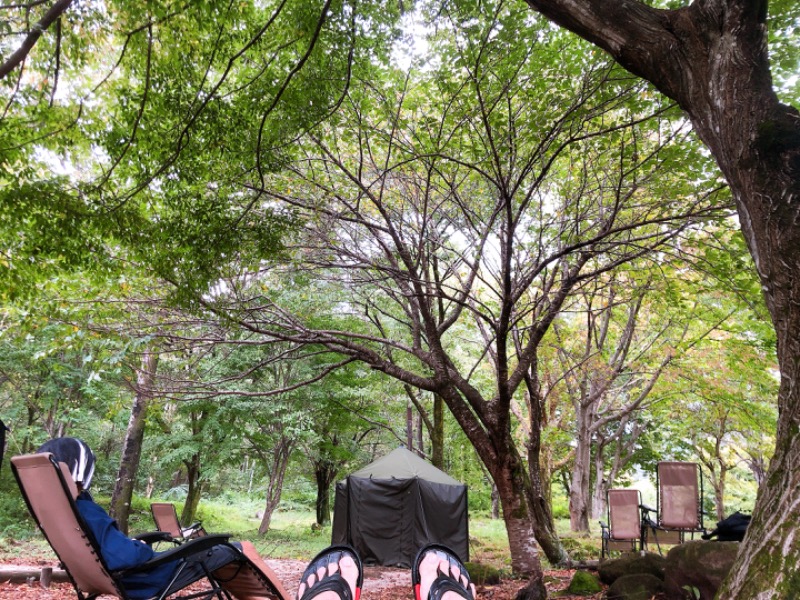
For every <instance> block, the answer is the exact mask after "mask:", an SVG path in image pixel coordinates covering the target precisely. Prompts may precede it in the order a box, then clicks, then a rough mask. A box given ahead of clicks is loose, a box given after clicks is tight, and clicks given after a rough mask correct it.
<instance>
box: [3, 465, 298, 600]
mask: <svg viewBox="0 0 800 600" xmlns="http://www.w3.org/2000/svg"><path fill="white" fill-rule="evenodd" d="M11 468H12V471H13V472H14V476H15V477H16V479H17V483H18V484H19V487H20V490H21V491H22V495H23V497H24V498H25V502H26V504H27V505H28V510H30V513H31V515H32V516H33V518H34V519H35V520H36V523H37V524H38V525H39V528H40V529H41V531H42V533H43V534H44V536H45V538H46V539H47V541H48V543H49V544H50V546H51V547H52V548H53V550H54V551H55V553H56V555H57V556H58V559H59V561H60V562H61V566H62V567H63V568H64V570H65V571H66V572H67V575H68V576H69V579H70V581H71V582H72V585H73V587H74V588H75V592H76V594H77V596H78V599H79V600H93V599H95V598H97V597H98V596H100V595H101V594H110V595H112V596H115V597H117V598H120V599H122V600H128V598H129V596H128V595H127V593H126V592H125V589H124V588H123V586H122V584H121V583H120V581H121V578H122V577H123V576H125V575H129V574H132V573H139V572H147V571H148V570H150V569H152V568H155V567H158V566H159V565H162V564H164V563H165V562H168V561H171V560H176V559H177V560H182V561H184V563H185V562H186V561H189V560H193V561H196V560H202V556H203V555H204V553H205V550H206V549H208V548H210V547H211V546H214V545H216V544H220V543H228V541H227V539H228V536H227V535H214V536H205V537H201V538H198V539H196V540H192V541H189V542H186V543H185V544H182V545H180V546H176V547H175V548H173V549H171V550H168V551H167V552H161V553H159V554H158V555H157V556H156V557H155V558H153V559H152V560H150V561H148V562H147V563H145V564H143V565H140V566H139V567H135V568H133V569H126V570H121V571H111V570H110V569H109V568H108V567H107V565H106V562H105V561H104V560H103V557H102V555H101V553H100V548H99V547H98V544H97V541H96V540H95V539H94V536H93V535H92V533H91V531H90V530H89V529H88V527H87V526H86V525H85V523H84V522H83V519H82V518H81V516H80V514H79V513H78V508H77V506H76V505H75V498H76V497H77V495H78V490H77V487H76V486H75V482H74V481H73V480H72V476H71V474H70V472H69V469H68V468H67V466H66V465H65V464H64V463H60V464H59V463H56V461H55V459H54V458H53V455H52V454H50V453H42V454H27V455H23V456H15V457H13V458H12V459H11ZM237 552H238V554H239V556H240V559H239V560H236V561H234V562H232V563H230V564H228V565H226V566H225V567H223V568H221V569H217V570H216V571H214V572H213V573H206V579H207V583H208V589H206V590H203V591H202V592H198V591H191V592H187V591H186V590H184V591H183V593H184V594H185V595H176V594H181V593H182V591H181V590H170V589H169V587H170V586H167V588H166V589H165V590H163V591H162V592H161V593H160V594H158V595H157V596H155V597H154V598H157V599H159V600H161V599H165V598H174V599H178V598H202V599H204V600H207V599H210V598H218V599H220V600H222V599H224V598H228V599H230V598H233V597H235V598H239V599H247V600H288V598H289V595H288V594H287V593H286V591H285V590H284V589H283V586H282V585H281V584H280V582H278V581H275V580H273V579H272V578H271V577H270V576H268V575H267V574H266V573H264V572H263V571H262V570H261V569H260V568H259V567H258V566H257V565H256V564H255V563H253V562H252V561H251V560H250V559H249V558H248V557H246V556H245V555H244V554H243V553H242V552H240V551H238V549H237ZM182 564H183V563H182ZM179 570H180V567H179ZM201 579H202V578H201ZM194 587H195V586H192V588H194Z"/></svg>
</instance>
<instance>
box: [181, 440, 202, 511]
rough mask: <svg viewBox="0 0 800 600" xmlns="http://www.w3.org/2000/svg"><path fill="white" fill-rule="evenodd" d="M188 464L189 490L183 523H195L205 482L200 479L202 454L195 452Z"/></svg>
mask: <svg viewBox="0 0 800 600" xmlns="http://www.w3.org/2000/svg"><path fill="white" fill-rule="evenodd" d="M184 464H185V465H186V479H187V480H188V483H189V485H188V491H187V492H186V502H184V504H183V512H182V513H181V523H187V524H189V523H193V522H194V521H195V520H196V517H195V515H197V507H198V506H200V498H201V496H202V491H203V484H202V482H201V481H200V455H199V454H198V453H195V454H193V455H192V458H191V459H190V460H189V461H186V462H185V463H184Z"/></svg>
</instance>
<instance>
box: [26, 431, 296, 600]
mask: <svg viewBox="0 0 800 600" xmlns="http://www.w3.org/2000/svg"><path fill="white" fill-rule="evenodd" d="M36 452H37V453H42V452H49V453H51V454H52V455H53V457H54V458H55V460H56V461H57V462H60V463H65V464H66V465H67V467H68V469H69V471H70V473H71V474H72V478H73V479H74V481H75V484H76V486H77V488H78V497H77V498H76V499H75V505H76V506H77V509H78V513H79V514H80V516H81V518H82V519H83V521H84V522H85V524H86V526H87V527H88V528H89V530H90V531H91V532H92V535H94V537H95V540H96V541H97V544H98V545H99V547H100V553H101V554H102V557H103V560H105V562H106V564H107V566H108V568H109V569H111V570H112V571H117V570H121V569H129V568H131V567H137V566H139V565H142V564H144V563H146V562H147V561H149V560H151V559H152V558H154V557H155V556H156V555H157V554H159V553H157V552H156V551H154V550H153V548H152V547H151V546H149V545H147V544H146V543H144V542H142V541H140V540H137V539H132V538H129V537H128V536H126V535H125V534H124V533H122V531H120V529H119V528H118V527H117V522H116V521H115V520H114V519H112V518H111V517H110V516H109V514H108V513H107V512H106V511H105V509H103V507H101V506H100V505H99V504H97V503H96V502H95V501H94V499H93V498H92V496H91V494H90V493H89V487H90V486H91V483H92V477H93V475H94V467H95V456H94V453H93V452H92V450H91V449H90V448H89V446H88V445H87V444H86V442H84V441H83V440H80V439H78V438H72V437H63V438H55V439H52V440H49V441H47V442H45V443H44V444H43V445H42V446H41V447H40V448H39V449H38V450H37V451H36ZM239 551H241V552H242V553H243V554H244V555H245V556H246V557H247V558H248V559H250V561H252V562H253V563H254V564H255V565H256V566H257V568H258V569H260V570H261V571H262V572H263V574H264V575H265V576H266V577H267V578H268V579H270V580H271V581H272V583H274V584H275V586H276V588H277V591H278V593H279V594H280V595H281V596H282V597H283V598H284V599H288V597H289V596H288V594H287V593H286V592H285V590H284V589H283V587H282V585H281V583H280V582H279V581H278V579H277V577H276V576H275V573H274V572H272V570H271V569H270V568H269V567H268V566H267V565H266V563H264V562H263V560H262V559H261V557H260V556H259V555H258V552H257V551H256V549H255V547H254V546H253V545H252V544H251V543H250V542H231V543H227V542H226V543H219V544H216V545H214V546H212V547H210V548H209V549H208V550H207V551H205V552H203V556H202V561H200V560H196V561H187V563H186V564H184V565H182V569H181V570H180V572H178V566H179V564H178V563H179V562H180V561H178V560H176V561H170V562H166V563H164V564H162V565H160V566H157V567H155V568H153V569H151V570H148V571H147V572H144V573H135V574H131V575H126V576H125V577H123V578H122V584H123V587H124V588H125V592H126V593H127V594H128V596H130V598H133V599H140V598H141V599H144V598H152V597H154V596H156V595H158V594H159V593H160V592H162V591H163V590H164V589H165V588H166V587H167V586H169V587H170V589H171V590H178V589H181V588H183V587H185V586H187V585H189V584H190V583H193V582H194V581H197V580H199V579H202V578H203V577H205V576H206V569H207V570H208V571H209V572H214V571H216V570H218V569H220V568H222V567H225V565H228V564H230V563H232V562H234V561H236V560H239V558H240V556H239V554H238V552H239ZM176 573H177V577H175V574H176ZM173 578H174V581H173ZM234 594H235V592H234Z"/></svg>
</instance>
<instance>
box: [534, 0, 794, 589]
mask: <svg viewBox="0 0 800 600" xmlns="http://www.w3.org/2000/svg"><path fill="white" fill-rule="evenodd" d="M527 3H528V4H529V5H530V6H531V7H532V8H534V9H535V10H537V11H539V12H541V13H542V14H543V15H544V16H546V17H547V18H549V19H550V20H552V21H554V22H555V23H557V24H559V25H562V26H564V27H566V28H568V29H570V30H572V31H574V32H575V33H577V34H578V35H580V36H581V37H583V38H585V39H586V40H588V41H590V42H592V43H594V44H596V45H597V46H599V47H601V48H603V49H604V50H606V51H607V52H609V53H610V54H611V55H612V56H613V57H614V58H615V59H616V60H617V61H618V62H619V63H620V64H621V65H622V66H624V67H625V68H627V69H628V70H630V71H631V72H632V73H634V74H636V75H639V76H641V77H643V78H645V79H647V80H649V81H650V82H652V83H653V84H654V85H655V86H656V87H657V88H658V89H659V90H660V91H661V92H663V93H664V94H665V95H667V96H668V97H670V98H672V99H674V100H676V101H677V102H678V103H679V105H680V106H681V107H682V108H683V109H684V110H685V111H686V113H687V114H688V116H689V118H690V119H691V122H692V124H693V126H694V129H695V131H696V133H697V134H698V136H699V137H700V139H701V140H702V141H703V142H704V143H705V144H706V146H707V147H708V148H709V150H710V151H711V153H712V155H713V156H714V158H715V159H716V161H717V164H718V165H719V167H720V169H721V170H722V172H723V174H724V175H725V178H726V179H727V181H728V184H729V185H730V189H731V191H732V193H733V197H734V200H735V201H736V206H737V209H738V213H739V222H740V224H741V228H742V231H743V233H744V236H745V239H746V241H747V244H748V248H749V250H750V253H751V255H752V257H753V260H754V262H755V266H756V269H757V271H758V275H759V278H760V280H761V283H762V289H763V292H764V296H765V299H766V304H767V308H768V309H769V312H770V315H771V318H772V322H773V324H774V326H775V330H776V334H777V355H778V361H779V365H780V371H781V383H780V388H779V392H778V409H779V421H778V431H777V437H776V448H775V454H774V456H773V459H772V461H771V463H770V468H769V472H768V475H767V478H766V480H765V483H764V485H762V486H761V488H760V489H759V494H758V498H757V500H756V505H755V510H754V513H753V520H752V522H751V524H750V526H749V527H748V530H747V535H746V537H745V540H744V542H743V543H742V545H741V548H740V551H739V555H738V557H737V560H736V563H735V564H734V565H733V568H731V570H730V573H729V575H728V578H727V579H726V581H725V582H724V583H723V585H722V588H721V589H720V591H719V592H718V595H717V598H720V599H728V598H731V599H734V598H735V599H737V600H748V599H750V598H753V599H755V598H772V599H782V598H796V597H798V596H799V595H800V575H798V573H797V570H796V565H797V563H798V561H799V560H800V536H797V535H796V531H797V523H798V522H800V503H798V502H797V501H796V498H797V489H798V488H799V487H800V453H798V452H797V451H796V443H795V442H794V440H795V439H796V438H797V435H798V433H800V386H798V385H796V382H797V380H798V377H800V373H798V370H799V369H800V278H798V276H797V274H798V273H800V227H798V226H797V203H798V199H800V114H798V111H797V110H796V109H795V108H793V107H790V106H786V105H784V104H782V103H781V102H779V101H778V98H777V96H776V94H775V92H774V90H773V88H772V77H771V72H770V65H769V57H768V53H767V23H766V18H767V2H766V0H756V1H753V0H727V1H725V0H704V1H699V0H698V1H696V2H693V3H692V4H691V5H689V6H687V7H684V8H679V9H675V10H657V9H654V8H651V7H648V6H646V5H645V4H643V3H641V2H634V1H630V0H619V1H609V0H581V1H577V0H527Z"/></svg>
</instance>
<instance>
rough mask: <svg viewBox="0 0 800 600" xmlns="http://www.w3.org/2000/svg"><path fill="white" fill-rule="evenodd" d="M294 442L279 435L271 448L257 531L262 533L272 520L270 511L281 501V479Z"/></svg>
mask: <svg viewBox="0 0 800 600" xmlns="http://www.w3.org/2000/svg"><path fill="white" fill-rule="evenodd" d="M293 448H294V443H293V442H292V441H291V440H288V439H287V438H285V437H283V436H281V438H280V440H278V442H277V443H276V445H275V447H273V449H272V462H271V464H270V469H269V478H268V482H267V490H266V492H265V494H264V516H263V517H261V523H260V524H259V526H258V533H259V534H260V535H264V534H265V533H267V531H269V524H270V521H271V520H272V513H273V512H275V509H276V508H278V503H279V502H280V501H281V491H282V489H283V479H284V477H285V476H286V469H287V467H288V466H289V457H290V456H291V454H292V449H293Z"/></svg>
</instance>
